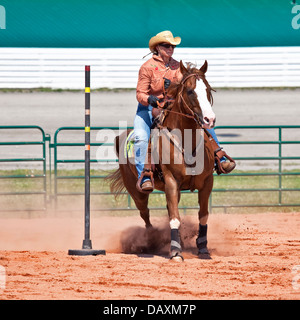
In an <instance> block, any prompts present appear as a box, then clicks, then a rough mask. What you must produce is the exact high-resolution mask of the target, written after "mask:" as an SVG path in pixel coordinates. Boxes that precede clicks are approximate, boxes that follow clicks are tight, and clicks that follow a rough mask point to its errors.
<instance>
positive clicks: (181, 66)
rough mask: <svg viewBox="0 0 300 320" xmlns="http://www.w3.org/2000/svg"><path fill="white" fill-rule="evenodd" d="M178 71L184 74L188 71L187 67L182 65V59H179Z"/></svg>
mask: <svg viewBox="0 0 300 320" xmlns="http://www.w3.org/2000/svg"><path fill="white" fill-rule="evenodd" d="M180 71H181V73H182V74H185V73H187V72H188V70H187V68H186V67H185V66H184V64H183V62H182V60H180Z"/></svg>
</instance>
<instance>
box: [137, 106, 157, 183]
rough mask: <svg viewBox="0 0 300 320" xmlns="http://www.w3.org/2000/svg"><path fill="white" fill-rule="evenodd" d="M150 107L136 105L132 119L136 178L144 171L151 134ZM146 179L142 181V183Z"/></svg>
mask: <svg viewBox="0 0 300 320" xmlns="http://www.w3.org/2000/svg"><path fill="white" fill-rule="evenodd" d="M152 121H153V117H152V106H150V105H149V106H144V105H142V104H141V103H139V104H138V108H137V111H136V115H135V118H134V123H133V127H134V159H135V166H136V170H137V173H138V177H140V176H141V173H142V171H143V169H144V165H145V159H146V155H147V151H148V142H149V139H150V134H151V129H150V128H151V125H152ZM146 179H149V178H146V177H145V179H143V181H142V182H144V181H145V180H146Z"/></svg>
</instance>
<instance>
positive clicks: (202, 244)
mask: <svg viewBox="0 0 300 320" xmlns="http://www.w3.org/2000/svg"><path fill="white" fill-rule="evenodd" d="M196 244H197V248H198V250H199V251H198V253H199V254H207V253H208V250H207V225H205V226H202V225H201V224H199V233H198V237H197V239H196Z"/></svg>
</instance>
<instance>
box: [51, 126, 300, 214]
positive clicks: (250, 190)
mask: <svg viewBox="0 0 300 320" xmlns="http://www.w3.org/2000/svg"><path fill="white" fill-rule="evenodd" d="M103 129H109V130H119V129H120V128H116V127H92V128H91V131H95V130H103ZM71 130H75V131H82V132H83V131H84V127H63V128H59V129H58V130H57V131H56V133H55V136H54V144H53V145H52V147H53V148H54V170H55V190H54V198H55V203H57V199H58V197H60V196H67V195H83V193H82V192H76V193H69V192H63V193H61V192H58V188H57V186H58V182H59V181H61V180H64V179H84V176H59V175H58V169H57V166H58V164H59V163H65V164H66V163H81V162H82V163H83V162H84V160H83V159H82V160H79V159H59V157H58V149H59V148H61V147H66V146H68V147H75V146H82V147H83V146H84V143H65V142H62V143H59V142H58V140H57V137H58V134H59V133H61V132H63V131H71ZM224 130H225V132H227V133H226V134H223V135H222V133H221V132H222V131H224ZM247 130H250V131H254V130H256V131H262V134H259V135H258V136H259V137H260V138H261V139H260V140H258V139H256V140H251V139H248V138H247V139H246V140H245V139H243V140H240V141H239V139H236V136H238V135H237V134H233V132H237V131H239V132H241V133H244V132H245V131H247ZM285 130H298V133H297V134H298V137H299V136H300V134H299V130H300V126H219V127H216V132H217V135H219V132H220V137H222V136H224V135H225V136H229V137H231V136H233V137H231V139H229V140H226V141H225V140H220V142H221V145H222V146H223V147H224V148H225V149H226V148H227V147H228V146H229V145H231V146H236V150H235V152H234V153H233V154H232V153H230V154H231V155H232V156H233V157H234V158H235V159H236V161H237V163H238V166H237V169H236V170H235V171H233V172H232V173H231V174H229V175H221V176H217V175H216V174H215V182H218V181H219V180H220V179H227V180H228V183H227V185H228V187H226V188H218V187H217V186H215V187H214V189H213V192H212V195H211V197H210V210H211V211H212V210H213V209H217V208H222V209H223V210H225V211H226V209H227V208H241V207H298V206H300V202H299V201H294V202H288V201H286V200H285V199H284V195H285V194H286V193H296V192H299V191H300V188H299V187H295V186H292V187H285V186H284V184H283V179H284V177H287V176H294V177H298V176H299V175H300V171H299V170H297V169H296V170H292V171H289V170H284V168H283V163H284V161H287V160H289V161H290V160H293V161H299V160H300V154H299V155H298V156H297V155H292V156H285V155H284V154H283V146H285V145H299V144H300V141H299V140H290V139H284V138H283V132H284V131H285ZM263 131H264V132H263ZM269 131H274V132H275V137H273V138H272V139H265V138H264V135H267V137H268V136H269V134H268V133H269ZM247 136H248V135H247ZM250 138H251V135H250ZM242 145H243V146H248V148H252V149H253V148H255V146H261V145H263V146H268V145H272V146H275V147H276V151H277V152H276V154H275V155H268V152H267V151H266V150H265V152H264V151H263V152H262V154H260V155H255V156H240V155H239V151H238V149H239V148H238V147H239V146H242ZM97 146H113V143H105V142H104V143H95V142H94V143H91V147H97ZM116 161H117V160H116V159H105V160H103V159H100V160H97V159H91V162H92V163H95V162H106V163H115V162H116ZM257 161H263V162H264V163H266V162H269V161H273V162H274V161H275V162H276V164H277V169H274V168H273V169H272V170H271V171H268V170H267V171H259V170H258V171H257V170H256V171H255V170H254V171H253V170H252V171H251V170H250V171H249V170H243V171H239V164H242V163H245V162H250V163H251V162H257ZM299 165H300V163H299ZM296 167H297V163H296ZM298 167H299V166H298ZM104 177H105V175H98V176H93V175H92V176H91V179H102V178H104ZM239 177H243V181H246V179H247V177H250V178H255V177H256V178H258V177H266V179H268V178H270V177H275V178H276V180H272V181H271V183H272V186H271V187H270V186H267V187H265V186H263V187H259V186H258V187H243V186H240V185H237V186H235V187H232V184H234V183H231V181H234V179H236V180H237V178H239ZM236 183H239V180H238V181H237V182H235V184H236ZM215 185H217V183H215ZM161 193H162V192H159V191H155V192H153V195H157V194H161ZM182 193H183V194H190V192H189V191H183V192H182ZM238 193H240V194H243V193H247V194H253V196H252V197H253V199H251V197H250V198H249V199H251V203H246V201H244V202H243V203H241V202H240V199H239V201H238V202H237V203H235V201H231V200H232V199H234V198H235V197H233V195H234V194H238ZM257 193H259V194H260V196H261V195H262V194H264V193H265V194H266V193H272V194H276V200H274V199H273V198H274V196H272V197H270V198H272V202H263V201H260V202H255V200H256V199H257V198H258V197H256V196H255V194H257ZM91 194H92V195H111V193H110V192H108V191H106V192H105V191H103V192H92V193H91ZM220 194H223V200H222V198H221V201H223V202H222V203H219V204H218V201H217V200H218V196H219V195H220ZM245 197H247V196H245ZM266 198H267V197H266ZM298 198H299V197H298ZM215 200H216V201H215ZM244 200H246V199H244ZM192 202H193V203H195V204H194V205H190V204H189V205H187V204H185V205H181V206H180V209H182V210H184V211H185V210H189V209H197V208H198V205H197V200H195V201H192ZM134 209H135V206H134V203H133V201H132V200H131V198H130V196H129V195H127V205H126V206H123V207H115V208H94V210H96V211H112V210H134ZM151 209H156V210H161V209H165V206H155V207H151Z"/></svg>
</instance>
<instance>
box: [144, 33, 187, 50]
mask: <svg viewBox="0 0 300 320" xmlns="http://www.w3.org/2000/svg"><path fill="white" fill-rule="evenodd" d="M180 42H181V38H180V37H175V38H174V37H173V34H172V32H171V31H162V32H160V33H158V34H157V35H156V36H154V37H152V38H151V39H150V41H149V49H150V51H151V52H154V51H155V47H156V46H157V45H158V44H159V43H169V44H172V45H174V46H177V45H178V44H179V43H180Z"/></svg>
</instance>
